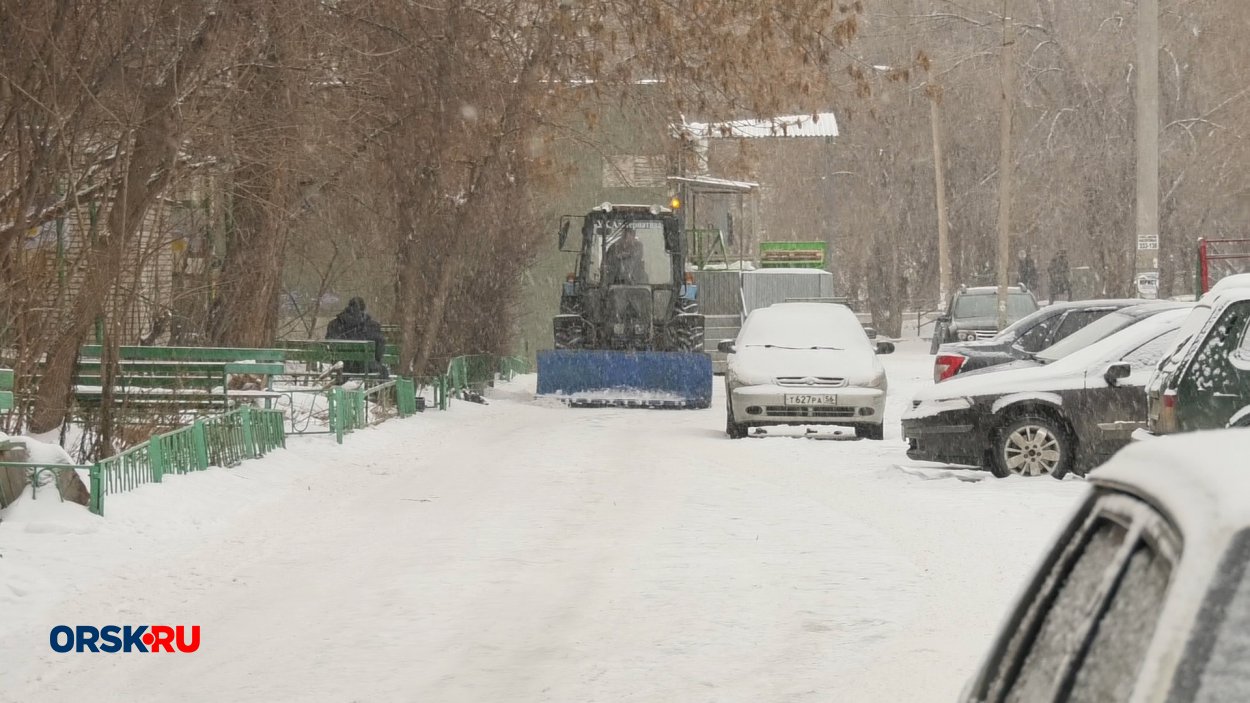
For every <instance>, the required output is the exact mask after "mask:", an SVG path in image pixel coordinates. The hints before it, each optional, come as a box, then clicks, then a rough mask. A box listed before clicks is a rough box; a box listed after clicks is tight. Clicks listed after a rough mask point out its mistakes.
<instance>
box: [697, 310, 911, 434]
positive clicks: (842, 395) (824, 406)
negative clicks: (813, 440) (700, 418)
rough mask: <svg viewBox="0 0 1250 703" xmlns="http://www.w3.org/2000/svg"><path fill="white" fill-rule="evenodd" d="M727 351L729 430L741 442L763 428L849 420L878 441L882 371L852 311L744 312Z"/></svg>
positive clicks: (883, 348) (881, 346) (883, 345)
mask: <svg viewBox="0 0 1250 703" xmlns="http://www.w3.org/2000/svg"><path fill="white" fill-rule="evenodd" d="M717 348H718V349H719V350H720V351H722V352H724V353H725V354H727V355H729V356H728V366H727V369H726V371H725V390H726V393H725V397H726V404H727V407H726V409H725V412H726V418H725V433H726V434H728V435H729V436H730V437H731V438H734V439H738V438H741V437H745V436H747V433H748V432H749V431H750V428H752V427H762V426H764V425H813V424H829V425H849V426H853V427H854V428H855V434H856V435H858V436H860V437H866V438H868V439H881V438H882V436H883V430H882V428H883V424H882V423H883V421H884V419H885V417H884V415H885V392H886V379H885V369H884V368H883V367H882V366H881V362H880V360H878V359H877V356H876V355H877V354H878V353H883V354H888V353H890V352H892V351H894V345H893V344H891V343H889V342H880V343H878V344H877V345H876V347H875V348H874V345H873V343H872V342H871V341H869V339H868V335H867V334H866V333H865V332H864V328H863V327H862V326H861V325H860V323H859V320H857V319H856V318H855V314H854V313H853V312H851V310H850V309H849V308H847V307H846V306H844V305H838V304H835V303H777V304H775V305H771V306H769V307H766V308H759V309H757V310H754V311H752V312H751V314H750V315H748V316H747V319H746V322H744V323H743V324H742V330H741V331H740V332H739V333H738V338H737V339H736V340H732V341H730V340H725V341H722V342H721V343H720V344H719V345H718V346H717Z"/></svg>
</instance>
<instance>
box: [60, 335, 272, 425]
mask: <svg viewBox="0 0 1250 703" xmlns="http://www.w3.org/2000/svg"><path fill="white" fill-rule="evenodd" d="M101 352H102V349H101V348H100V347H99V346H98V345H87V346H84V347H82V349H81V350H80V354H79V363H78V366H77V368H76V369H75V372H74V397H75V400H76V401H77V403H78V405H79V406H81V407H82V408H83V409H88V410H90V409H98V408H99V407H100V405H101V403H102V402H103V398H104V374H103V368H102V361H101V359H100V354H101ZM117 355H118V362H117V368H116V371H115V375H114V377H113V384H112V392H113V401H112V404H113V405H115V406H121V407H123V408H127V407H128V408H134V409H136V410H139V409H141V410H143V411H144V412H146V413H148V414H162V413H164V414H177V415H181V414H184V413H193V414H200V413H204V412H224V411H227V410H230V409H232V408H234V407H237V406H238V405H239V404H240V403H241V402H243V401H245V400H263V401H264V403H265V407H270V406H271V404H272V401H273V400H274V399H275V398H277V397H278V396H280V395H281V394H280V393H278V392H276V391H274V390H273V378H274V377H275V376H280V375H282V374H284V373H285V372H286V366H285V364H284V363H283V358H282V357H283V353H282V352H281V351H280V350H275V349H238V348H231V347H143V346H133V347H119V348H118V350H117ZM240 375H249V376H254V377H258V378H259V379H261V380H262V381H261V383H260V384H258V385H260V386H263V387H257V388H252V389H234V388H231V380H232V378H233V377H235V376H240Z"/></svg>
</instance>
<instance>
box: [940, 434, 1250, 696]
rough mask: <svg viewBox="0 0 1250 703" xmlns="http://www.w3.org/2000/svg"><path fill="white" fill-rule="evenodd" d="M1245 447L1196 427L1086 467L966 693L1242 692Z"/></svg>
mask: <svg viewBox="0 0 1250 703" xmlns="http://www.w3.org/2000/svg"><path fill="white" fill-rule="evenodd" d="M1247 454H1250V430H1220V431H1216V432H1195V433H1188V434H1182V435H1177V436H1175V437H1167V438H1162V439H1151V440H1148V441H1143V442H1138V443H1135V444H1132V445H1129V446H1128V447H1127V448H1126V449H1124V450H1123V451H1121V452H1120V453H1119V454H1117V455H1116V456H1115V457H1114V458H1112V459H1111V460H1110V461H1109V462H1107V463H1106V464H1105V465H1104V466H1102V467H1100V468H1098V469H1097V470H1095V471H1093V472H1092V473H1091V474H1090V477H1089V478H1090V483H1091V484H1092V486H1091V488H1090V490H1089V492H1088V493H1087V494H1086V496H1085V499H1084V500H1083V501H1082V502H1081V504H1080V507H1079V508H1078V509H1077V511H1076V513H1075V514H1074V515H1073V516H1072V518H1071V519H1070V520H1069V522H1068V524H1067V525H1066V527H1065V528H1064V529H1063V530H1062V532H1061V533H1060V534H1059V536H1058V538H1057V540H1056V541H1055V543H1054V545H1053V546H1052V547H1051V548H1050V549H1049V550H1048V554H1047V555H1046V556H1045V558H1044V559H1043V560H1042V562H1041V565H1040V567H1039V568H1038V569H1037V571H1036V572H1035V573H1034V575H1033V577H1032V578H1031V579H1030V581H1029V584H1028V585H1027V586H1026V588H1025V590H1024V591H1023V593H1021V595H1020V597H1019V598H1018V600H1017V604H1016V607H1015V608H1013V609H1012V611H1011V613H1010V614H1009V615H1008V617H1007V619H1006V620H1005V621H1004V622H1003V624H1002V626H1001V628H1000V629H999V634H998V637H997V639H996V641H995V642H994V644H993V645H992V646H991V647H990V650H989V654H988V656H986V658H985V660H984V662H983V663H982V665H981V667H980V670H979V671H978V672H977V674H976V675H975V676H974V678H973V679H972V681H971V682H970V683H969V684H968V686H967V688H966V689H965V690H964V692H963V695H962V696H961V700H963V701H966V702H968V703H971V702H973V701H975V702H977V703H989V702H991V701H993V702H996V703H997V702H1010V701H1097V702H1099V703H1102V702H1103V701H1134V702H1138V703H1147V702H1149V703H1164V702H1167V703H1172V702H1175V703H1181V702H1187V703H1188V702H1193V703H1206V702H1211V703H1216V702H1223V701H1245V700H1250V659H1248V658H1247V656H1246V654H1247V651H1248V650H1247V644H1248V642H1250V570H1248V569H1247V567H1248V566H1250V472H1247V471H1246V468H1247V466H1246V462H1245V457H1246V455H1247Z"/></svg>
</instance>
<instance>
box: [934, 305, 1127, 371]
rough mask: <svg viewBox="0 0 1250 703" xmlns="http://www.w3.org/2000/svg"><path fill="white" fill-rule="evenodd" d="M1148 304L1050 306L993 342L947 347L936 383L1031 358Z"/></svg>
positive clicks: (940, 351)
mask: <svg viewBox="0 0 1250 703" xmlns="http://www.w3.org/2000/svg"><path fill="white" fill-rule="evenodd" d="M1146 302H1149V301H1146V300H1132V299H1128V300H1078V301H1070V302H1060V303H1055V304H1054V305H1048V306H1046V307H1044V308H1042V309H1041V310H1038V311H1037V312H1035V313H1033V314H1032V315H1029V316H1027V317H1025V318H1023V319H1021V320H1019V321H1017V322H1016V323H1015V324H1013V325H1011V326H1010V327H1008V328H1007V329H1005V330H1003V331H1002V332H999V333H998V336H996V337H994V338H993V339H987V340H982V341H976V342H954V343H951V344H943V345H942V346H941V347H940V348H939V349H938V351H937V358H936V359H935V360H934V362H933V381H934V383H940V382H941V381H945V380H946V379H948V378H951V377H953V376H955V375H956V374H962V373H967V372H969V371H975V370H977V369H984V368H988V367H990V366H997V365H999V364H1006V363H1010V362H1012V361H1016V360H1018V359H1028V358H1031V357H1032V355H1033V354H1035V353H1037V352H1039V351H1041V350H1043V349H1045V348H1046V347H1049V346H1050V345H1052V344H1055V343H1056V342H1058V341H1059V340H1061V339H1064V338H1066V337H1067V336H1068V335H1070V334H1072V333H1073V332H1076V331H1078V330H1080V329H1083V328H1084V327H1085V326H1086V325H1088V324H1089V323H1091V322H1093V321H1095V320H1097V319H1099V318H1101V317H1103V316H1104V315H1107V314H1108V313H1112V312H1115V311H1116V310H1121V309H1123V308H1127V307H1130V306H1133V305H1140V304H1142V303H1146Z"/></svg>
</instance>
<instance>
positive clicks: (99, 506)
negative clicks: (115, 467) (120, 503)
mask: <svg viewBox="0 0 1250 703" xmlns="http://www.w3.org/2000/svg"><path fill="white" fill-rule="evenodd" d="M87 502H88V505H87V509H88V510H90V511H91V512H93V513H95V514H96V515H104V469H102V468H101V467H100V465H99V464H98V463H96V464H92V465H91V499H90V500H88V501H87Z"/></svg>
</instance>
